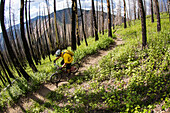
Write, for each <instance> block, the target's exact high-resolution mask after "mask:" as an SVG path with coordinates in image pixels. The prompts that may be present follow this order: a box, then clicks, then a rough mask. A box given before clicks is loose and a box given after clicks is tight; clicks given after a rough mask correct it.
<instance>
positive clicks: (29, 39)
mask: <svg viewBox="0 0 170 113" xmlns="http://www.w3.org/2000/svg"><path fill="white" fill-rule="evenodd" d="M29 3H30V2H29ZM29 7H30V4H29ZM29 10H30V8H29ZM29 13H30V11H29ZM25 18H26V28H27V36H28V41H29V45H30V52H31V54H32V56H33V59H34V61H35V63H36V62H37V60H36V58H35V55H34V52H33V48H32V43H31V35H30V32H31V31H30V28H29V27H28V21H27V0H26V1H25ZM30 18H31V17H30ZM30 27H31V26H30Z"/></svg>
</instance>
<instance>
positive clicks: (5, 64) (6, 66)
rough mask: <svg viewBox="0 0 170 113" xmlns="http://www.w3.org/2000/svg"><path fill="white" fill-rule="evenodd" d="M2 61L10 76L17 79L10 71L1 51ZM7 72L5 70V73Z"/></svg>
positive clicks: (0, 57)
mask: <svg viewBox="0 0 170 113" xmlns="http://www.w3.org/2000/svg"><path fill="white" fill-rule="evenodd" d="M0 59H1V61H2V66H3V67H4V68H5V70H6V71H7V73H8V75H9V76H10V78H13V79H15V77H14V75H13V73H12V72H11V70H10V69H9V67H8V65H7V63H6V62H5V60H4V57H3V54H2V53H1V51H0ZM5 70H4V71H5Z"/></svg>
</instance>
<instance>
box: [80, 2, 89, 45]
mask: <svg viewBox="0 0 170 113" xmlns="http://www.w3.org/2000/svg"><path fill="white" fill-rule="evenodd" d="M79 5H80V13H81V22H82V30H83V35H84V40H85V43H86V46H88V43H87V39H86V32H85V30H84V29H85V26H84V20H83V13H82V10H81V2H80V0H79Z"/></svg>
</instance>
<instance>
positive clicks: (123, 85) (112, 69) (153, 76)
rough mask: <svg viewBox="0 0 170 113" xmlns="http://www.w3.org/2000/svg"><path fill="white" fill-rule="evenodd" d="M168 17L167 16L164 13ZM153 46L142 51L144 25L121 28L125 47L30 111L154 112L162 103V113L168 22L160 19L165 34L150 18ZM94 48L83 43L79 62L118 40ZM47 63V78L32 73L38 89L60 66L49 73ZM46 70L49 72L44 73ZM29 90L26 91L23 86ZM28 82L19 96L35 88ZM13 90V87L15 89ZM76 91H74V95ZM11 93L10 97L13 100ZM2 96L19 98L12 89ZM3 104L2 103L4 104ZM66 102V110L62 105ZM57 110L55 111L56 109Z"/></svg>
mask: <svg viewBox="0 0 170 113" xmlns="http://www.w3.org/2000/svg"><path fill="white" fill-rule="evenodd" d="M161 17H162V18H165V17H167V15H166V14H162V15H161ZM146 23H147V44H148V48H146V49H144V50H142V47H141V44H142V40H141V39H142V35H141V24H140V21H139V20H137V21H135V24H134V25H133V26H131V27H128V28H126V29H124V28H123V27H122V26H117V27H116V30H117V32H116V34H119V35H120V37H121V38H122V39H123V40H124V42H125V44H124V45H121V46H118V47H116V48H115V49H114V50H113V51H111V52H110V53H109V54H108V55H106V56H105V57H103V58H102V60H101V61H100V62H99V67H89V69H88V70H86V71H84V73H83V74H84V76H76V77H74V78H72V79H70V80H69V84H66V85H62V86H60V87H59V88H57V89H56V91H53V92H50V93H49V94H48V95H47V97H46V98H48V99H49V100H50V101H49V102H46V103H44V104H40V103H39V102H35V103H34V104H33V105H32V106H31V108H29V109H28V110H27V112H41V111H48V112H68V113H69V112H76V113H77V112H81V113H84V112H98V111H103V112H143V113H145V112H151V111H152V110H153V109H154V108H155V106H156V105H157V104H160V103H164V104H163V105H162V108H161V110H162V111H164V110H167V108H169V107H170V98H169V96H170V93H169V92H170V86H169V84H170V80H169V78H170V73H169V72H170V70H169V69H170V68H169V65H170V35H169V34H170V32H169V31H170V30H169V24H170V23H169V20H168V18H167V19H166V18H165V19H161V25H162V26H161V27H162V30H161V32H159V33H157V29H156V22H155V23H151V22H150V18H147V22H146ZM88 42H89V44H90V45H89V46H88V47H85V44H84V43H82V45H81V46H80V47H79V48H78V49H77V51H75V60H76V61H80V60H81V59H82V58H84V57H85V56H87V55H91V54H94V53H96V52H97V50H99V49H104V48H107V47H108V46H109V44H110V43H113V41H112V40H111V39H110V38H108V37H107V34H105V35H104V36H102V35H100V40H99V41H97V42H94V38H89V40H88ZM47 65H50V63H49V62H48V61H46V63H44V65H43V66H42V67H41V66H40V67H38V68H41V69H42V71H44V70H46V71H47V72H46V71H44V73H45V74H40V72H39V73H36V74H33V75H31V76H32V77H33V78H34V79H33V80H34V82H33V86H34V88H35V89H37V88H38V86H39V84H40V83H41V82H44V81H45V79H44V77H46V76H48V75H50V73H52V72H53V71H55V68H54V67H53V66H52V64H51V68H49V69H46V68H47ZM43 68H44V69H43ZM20 86H24V87H20ZM25 87H30V86H28V85H27V84H25V82H18V85H16V88H13V90H14V91H15V90H16V89H17V88H18V91H20V92H21V93H20V94H25V93H26V92H27V91H29V90H31V91H32V89H31V88H30V89H29V88H25ZM11 90H12V89H11ZM70 90H72V91H70ZM9 95H10V96H9ZM3 98H13V100H17V94H16V95H15V96H14V94H13V93H12V91H10V92H8V93H4V95H3ZM3 102H4V100H2V101H1V103H2V104H4V103H3ZM60 103H64V104H63V106H62V107H61V106H59V104H60ZM51 108H52V109H51Z"/></svg>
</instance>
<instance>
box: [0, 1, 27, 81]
mask: <svg viewBox="0 0 170 113" xmlns="http://www.w3.org/2000/svg"><path fill="white" fill-rule="evenodd" d="M4 5H5V2H4V0H1V6H0V12H1V13H0V14H1V15H0V20H1V28H2V33H3V37H4V41H5V44H6V46H7V50H8V52H9V53H10V58H11V61H12V63H13V65H14V66H15V68H16V70H19V71H20V72H18V74H20V73H22V75H23V76H24V78H25V79H26V80H27V81H28V80H29V79H30V76H29V75H28V74H27V73H26V71H25V70H24V69H23V68H22V66H21V65H20V63H19V61H18V59H17V58H16V56H15V54H14V51H13V50H12V47H11V45H10V43H9V38H8V35H7V32H6V28H5V24H4Z"/></svg>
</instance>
